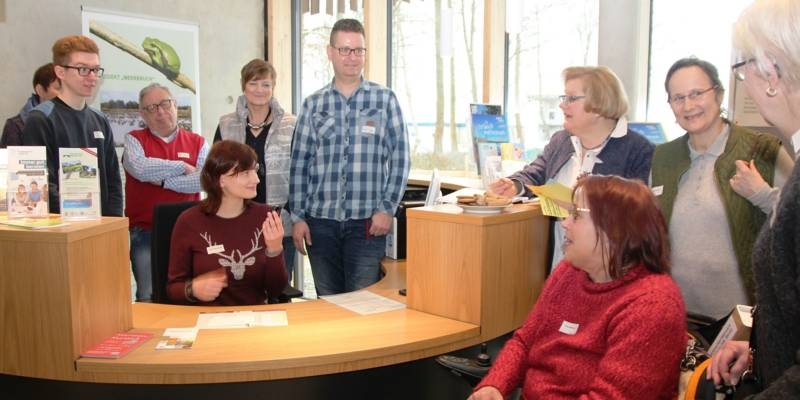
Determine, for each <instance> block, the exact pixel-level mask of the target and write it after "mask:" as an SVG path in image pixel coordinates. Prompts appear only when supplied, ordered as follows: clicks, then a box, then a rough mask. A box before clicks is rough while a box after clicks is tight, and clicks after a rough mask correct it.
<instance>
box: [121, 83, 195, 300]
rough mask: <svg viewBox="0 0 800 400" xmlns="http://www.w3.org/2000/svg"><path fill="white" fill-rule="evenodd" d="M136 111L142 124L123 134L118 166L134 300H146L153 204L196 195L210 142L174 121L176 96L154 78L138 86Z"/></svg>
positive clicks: (150, 290) (149, 285) (150, 289)
mask: <svg viewBox="0 0 800 400" xmlns="http://www.w3.org/2000/svg"><path fill="white" fill-rule="evenodd" d="M139 114H140V115H141V117H142V119H143V120H144V122H145V124H147V128H145V129H140V130H135V131H131V132H128V134H127V135H125V152H124V153H123V155H122V166H123V168H124V169H125V216H126V217H128V219H129V222H130V235H131V263H132V264H133V274H134V276H135V277H136V287H137V288H136V300H137V301H150V298H151V295H152V293H153V285H152V275H151V273H150V230H151V227H152V222H153V207H154V206H155V205H156V204H160V203H177V202H183V201H191V200H199V199H200V190H201V188H200V171H201V170H202V169H203V163H205V160H206V155H208V149H209V146H208V143H206V140H205V138H203V136H201V135H198V134H196V133H194V132H190V131H187V130H185V129H183V128H181V127H179V126H178V108H177V105H176V103H175V99H174V98H173V97H172V94H171V93H170V91H169V89H167V88H166V87H164V86H162V85H159V84H158V83H152V84H150V85H148V86H147V87H145V88H144V89H142V90H141V92H139Z"/></svg>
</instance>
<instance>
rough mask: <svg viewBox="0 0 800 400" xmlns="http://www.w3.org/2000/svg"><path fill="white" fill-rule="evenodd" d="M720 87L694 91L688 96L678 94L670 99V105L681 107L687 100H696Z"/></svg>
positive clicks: (715, 86)
mask: <svg viewBox="0 0 800 400" xmlns="http://www.w3.org/2000/svg"><path fill="white" fill-rule="evenodd" d="M718 87H719V86H717V85H714V86H712V87H710V88H708V89H704V90H692V91H691V92H689V94H687V95H682V94H678V95H675V96H672V97H670V98H669V103H670V104H672V105H675V106H677V105H681V104H683V103H685V102H686V99H687V98H688V99H689V100H696V99H697V98H698V97H700V96H702V95H704V94H706V93H707V92H710V91H712V90H714V89H716V88H718Z"/></svg>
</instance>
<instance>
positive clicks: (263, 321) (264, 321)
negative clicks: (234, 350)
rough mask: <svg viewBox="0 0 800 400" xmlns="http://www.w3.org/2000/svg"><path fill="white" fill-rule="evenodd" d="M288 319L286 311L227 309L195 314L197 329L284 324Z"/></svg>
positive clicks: (287, 322)
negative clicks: (225, 310)
mask: <svg viewBox="0 0 800 400" xmlns="http://www.w3.org/2000/svg"><path fill="white" fill-rule="evenodd" d="M286 325H289V320H288V318H286V311H284V310H274V311H227V312H218V313H200V315H198V316H197V327H198V328H199V329H232V328H253V327H257V326H286Z"/></svg>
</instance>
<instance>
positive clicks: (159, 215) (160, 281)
mask: <svg viewBox="0 0 800 400" xmlns="http://www.w3.org/2000/svg"><path fill="white" fill-rule="evenodd" d="M197 203H199V202H197V201H185V202H182V203H164V204H156V206H155V207H153V230H152V231H151V234H150V258H151V260H150V263H151V264H150V265H151V271H152V277H153V297H152V301H153V303H164V304H169V303H170V301H169V298H168V297H167V271H168V270H169V246H170V241H171V240H172V229H173V228H174V227H175V221H176V220H177V219H178V216H179V215H181V213H182V212H184V211H186V209H187V208H189V207H192V206H194V205H196V204H197Z"/></svg>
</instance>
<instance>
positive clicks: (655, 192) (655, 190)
mask: <svg viewBox="0 0 800 400" xmlns="http://www.w3.org/2000/svg"><path fill="white" fill-rule="evenodd" d="M650 190H652V191H653V195H655V196H661V193H664V186H663V185H662V186H656V187H654V188H652V189H650Z"/></svg>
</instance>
